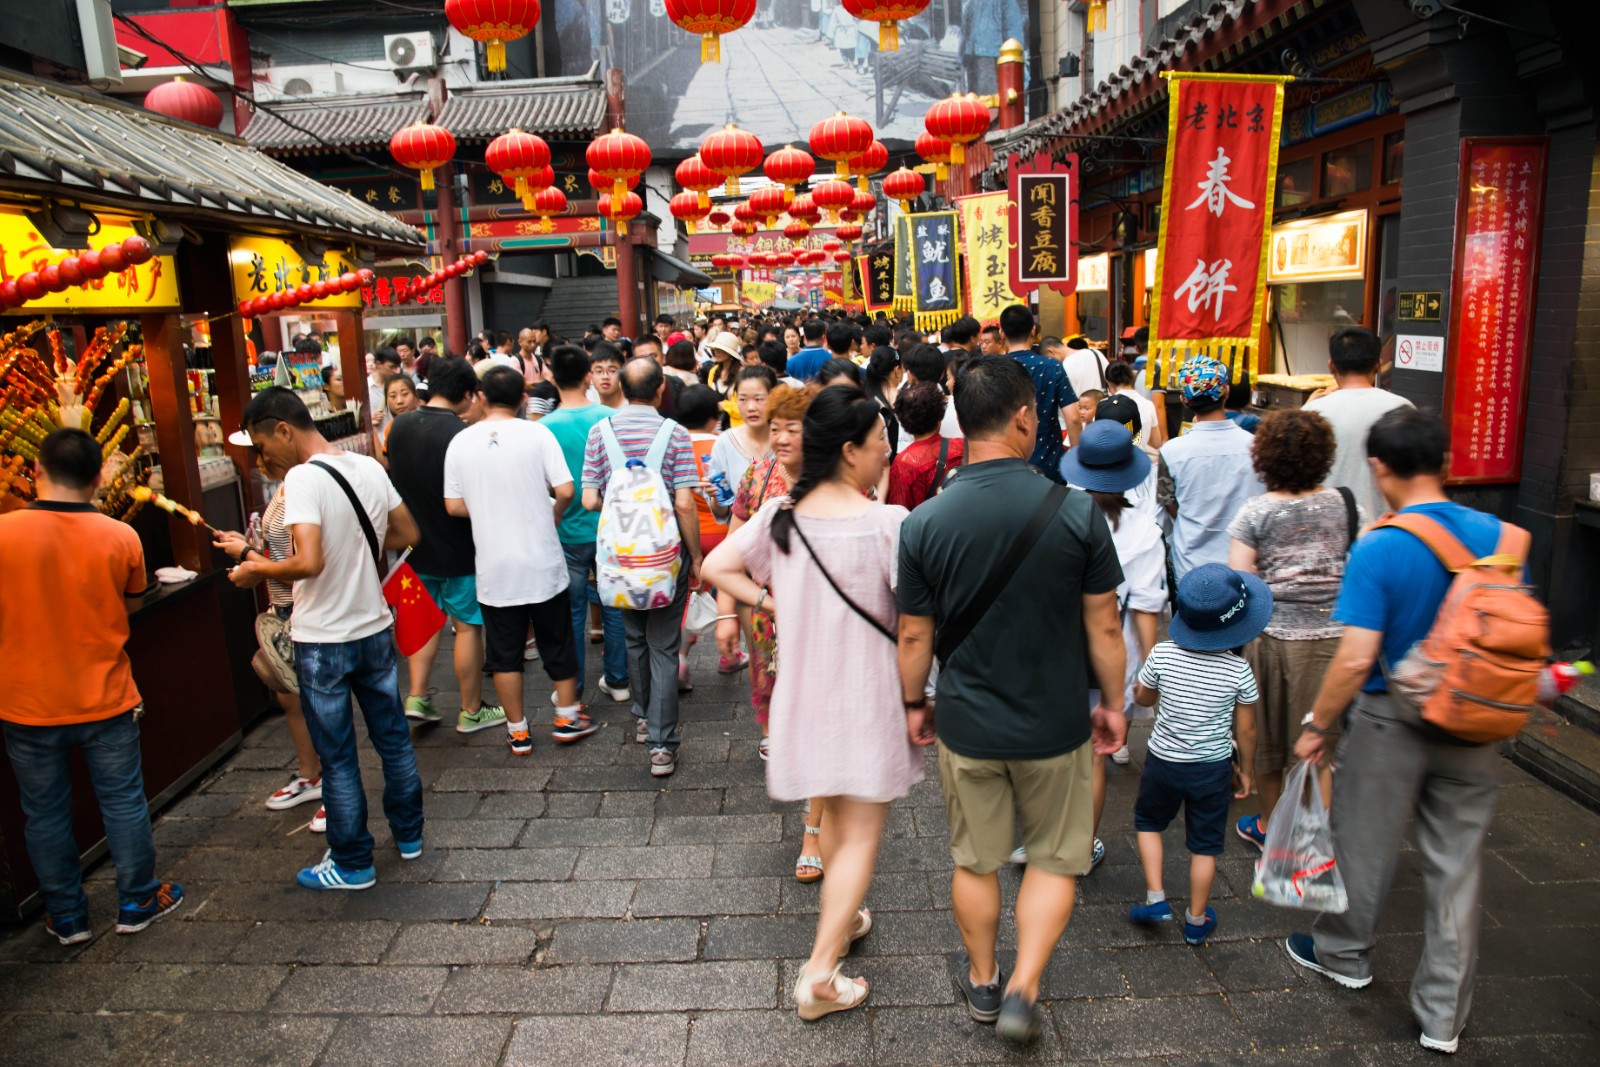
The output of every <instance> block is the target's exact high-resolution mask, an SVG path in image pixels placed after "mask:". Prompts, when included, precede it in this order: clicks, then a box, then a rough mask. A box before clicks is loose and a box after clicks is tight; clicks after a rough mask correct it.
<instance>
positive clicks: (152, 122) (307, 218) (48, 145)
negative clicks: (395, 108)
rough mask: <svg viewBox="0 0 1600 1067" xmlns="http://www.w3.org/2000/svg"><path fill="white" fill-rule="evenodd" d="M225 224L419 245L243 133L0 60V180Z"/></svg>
mask: <svg viewBox="0 0 1600 1067" xmlns="http://www.w3.org/2000/svg"><path fill="white" fill-rule="evenodd" d="M5 191H10V192H20V193H25V194H30V195H32V196H37V197H41V198H51V199H67V200H73V201H78V202H80V203H83V204H84V205H85V206H90V207H92V206H93V205H95V204H107V205H116V206H122V207H129V208H132V209H133V210H135V211H145V212H150V213H154V214H159V215H161V216H162V217H164V218H171V219H185V220H190V221H201V222H212V223H216V224H220V225H223V226H225V227H227V228H229V229H235V230H237V229H239V228H241V227H244V228H252V229H257V230H260V231H262V232H267V233H271V232H292V233H306V234H312V235H315V236H319V237H324V238H328V237H343V238H346V239H354V240H356V241H359V242H362V243H366V244H376V245H381V246H386V247H387V248H389V249H391V250H400V249H404V250H413V249H417V248H420V247H422V245H423V236H422V234H421V233H420V232H418V231H417V230H416V229H414V228H413V227H410V226H407V225H405V224H404V223H402V222H400V221H398V220H397V219H395V218H393V217H391V216H389V215H386V214H384V213H383V212H382V211H379V210H378V209H377V208H375V207H370V206H368V205H367V204H364V203H362V202H361V201H360V200H357V199H355V198H354V197H352V196H350V195H349V194H347V193H343V192H340V191H339V190H337V189H334V188H331V187H329V186H326V185H323V184H322V183H320V182H318V181H315V180H314V179H311V178H308V177H306V176H305V175H304V174H301V173H299V172H298V171H295V170H291V169H290V168H288V167H286V166H285V165H283V164H282V163H280V162H278V161H277V160H275V159H272V158H271V157H269V156H267V155H265V154H264V153H261V152H258V151H256V150H255V149H254V148H251V147H250V146H249V145H248V144H246V143H245V142H244V141H242V140H240V139H239V138H237V137H232V136H229V135H228V134H223V133H218V132H216V131H215V130H208V129H205V128H203V127H200V126H194V125H191V124H189V123H186V122H178V121H176V120H174V119H169V118H166V117H165V116H163V115H157V114H153V113H152V112H149V111H145V110H144V109H143V108H139V107H134V106H132V105H131V104H125V103H122V102H121V101H118V100H113V99H111V98H109V97H106V96H101V95H100V94H98V93H93V92H89V91H87V90H84V89H74V88H69V87H66V86H59V85H54V84H51V83H47V82H41V81H38V80H36V79H33V78H28V77H25V76H23V75H20V74H13V73H10V72H0V192H5Z"/></svg>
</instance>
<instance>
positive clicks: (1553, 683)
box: [1539, 660, 1594, 704]
mask: <svg viewBox="0 0 1600 1067" xmlns="http://www.w3.org/2000/svg"><path fill="white" fill-rule="evenodd" d="M1593 673H1594V664H1593V663H1590V662H1589V661H1588V660H1578V661H1577V662H1576V663H1568V662H1565V661H1563V662H1560V663H1552V664H1550V665H1549V666H1548V667H1546V668H1545V669H1544V670H1542V671H1540V672H1539V703H1541V704H1553V703H1555V700H1556V697H1558V696H1560V695H1561V694H1563V693H1565V692H1567V691H1568V690H1569V689H1571V688H1572V687H1573V686H1575V685H1577V684H1578V680H1579V679H1581V678H1583V677H1584V676H1585V675H1589V674H1593Z"/></svg>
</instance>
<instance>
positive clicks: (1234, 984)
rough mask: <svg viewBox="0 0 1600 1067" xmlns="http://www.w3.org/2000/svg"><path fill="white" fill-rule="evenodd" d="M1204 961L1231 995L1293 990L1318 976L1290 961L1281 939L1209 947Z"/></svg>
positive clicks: (1228, 943)
mask: <svg viewBox="0 0 1600 1067" xmlns="http://www.w3.org/2000/svg"><path fill="white" fill-rule="evenodd" d="M1203 959H1204V961H1205V964H1206V966H1208V967H1209V968H1211V973H1212V974H1213V975H1214V976H1215V977H1216V979H1217V981H1218V982H1220V983H1221V985H1222V988H1223V989H1224V990H1226V991H1227V992H1229V993H1243V992H1248V991H1250V990H1255V989H1292V988H1293V987H1295V986H1299V985H1304V984H1306V982H1307V981H1308V979H1309V978H1311V977H1315V976H1310V975H1308V974H1307V973H1306V972H1305V971H1302V970H1301V969H1300V968H1298V967H1296V966H1295V965H1294V964H1293V963H1290V962H1289V957H1288V956H1287V955H1286V954H1285V953H1284V950H1283V939H1282V938H1273V939H1271V940H1263V941H1224V942H1218V943H1217V944H1215V945H1210V944H1208V945H1207V946H1206V947H1205V953H1204V956H1203Z"/></svg>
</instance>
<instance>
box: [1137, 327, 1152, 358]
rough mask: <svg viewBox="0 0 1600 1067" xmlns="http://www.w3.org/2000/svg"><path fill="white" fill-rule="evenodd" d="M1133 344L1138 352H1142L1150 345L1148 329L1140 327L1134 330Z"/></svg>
mask: <svg viewBox="0 0 1600 1067" xmlns="http://www.w3.org/2000/svg"><path fill="white" fill-rule="evenodd" d="M1133 343H1134V344H1136V345H1138V346H1139V351H1141V352H1143V351H1144V350H1145V347H1146V346H1148V345H1149V344H1150V327H1148V326H1141V327H1139V328H1138V329H1137V330H1134V331H1133Z"/></svg>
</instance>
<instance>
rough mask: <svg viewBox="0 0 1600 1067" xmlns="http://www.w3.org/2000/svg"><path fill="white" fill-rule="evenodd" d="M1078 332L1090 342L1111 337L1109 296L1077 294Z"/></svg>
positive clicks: (1104, 294)
mask: <svg viewBox="0 0 1600 1067" xmlns="http://www.w3.org/2000/svg"><path fill="white" fill-rule="evenodd" d="M1078 331H1079V332H1080V333H1082V334H1083V335H1084V336H1085V337H1087V338H1088V339H1089V340H1091V341H1105V340H1107V339H1108V338H1109V337H1110V336H1111V294H1110V293H1106V292H1099V293H1079V294H1078Z"/></svg>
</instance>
